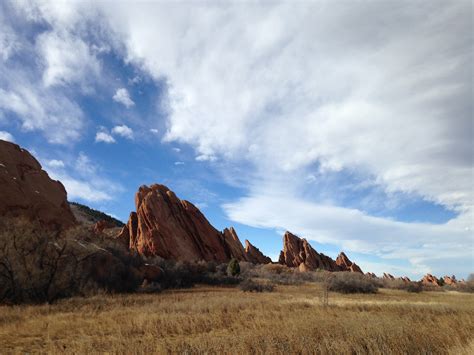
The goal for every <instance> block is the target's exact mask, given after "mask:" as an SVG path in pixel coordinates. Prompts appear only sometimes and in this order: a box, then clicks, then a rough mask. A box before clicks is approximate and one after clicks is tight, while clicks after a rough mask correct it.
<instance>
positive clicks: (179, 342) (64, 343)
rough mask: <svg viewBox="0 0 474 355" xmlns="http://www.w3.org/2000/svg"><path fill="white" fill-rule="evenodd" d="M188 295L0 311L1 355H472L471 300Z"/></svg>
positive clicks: (312, 286) (431, 295) (233, 292)
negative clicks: (12, 354)
mask: <svg viewBox="0 0 474 355" xmlns="http://www.w3.org/2000/svg"><path fill="white" fill-rule="evenodd" d="M321 295H322V291H321V284H318V283H306V284H302V285H278V286H276V287H275V290H274V292H269V293H250V292H243V291H241V290H240V289H239V288H237V287H235V286H229V287H223V286H199V285H198V286H195V287H192V288H189V289H181V290H165V291H163V292H160V293H153V294H143V293H142V294H116V295H106V294H103V295H96V296H92V297H85V298H79V297H76V298H70V299H65V300H61V301H58V302H56V303H54V304H50V305H49V304H44V305H18V306H0V349H2V350H1V352H2V353H37V352H41V353H44V352H48V353H53V354H54V353H97V352H100V353H102V352H107V353H118V354H135V353H136V354H151V353H210V354H213V353H225V354H238V353H269V354H290V353H297V354H308V353H319V354H366V353H371V354H404V353H405V354H431V353H433V354H446V353H448V354H449V353H451V354H473V353H474V295H473V294H469V293H459V292H455V291H443V292H421V293H409V292H406V291H402V290H391V289H380V290H379V292H378V293H376V294H349V295H345V294H339V293H333V292H330V293H329V297H328V301H329V303H328V305H327V306H325V305H324V303H323V302H322V300H321Z"/></svg>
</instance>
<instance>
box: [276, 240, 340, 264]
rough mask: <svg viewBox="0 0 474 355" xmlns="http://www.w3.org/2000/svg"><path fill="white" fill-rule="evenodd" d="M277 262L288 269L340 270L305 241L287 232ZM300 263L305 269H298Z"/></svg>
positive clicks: (327, 257) (328, 258)
mask: <svg viewBox="0 0 474 355" xmlns="http://www.w3.org/2000/svg"><path fill="white" fill-rule="evenodd" d="M278 262H279V263H280V264H282V265H286V266H288V267H298V268H300V269H306V270H316V269H323V270H328V271H341V270H342V269H341V267H339V265H337V264H336V262H335V261H334V260H333V259H331V258H330V257H329V256H326V255H324V254H322V253H318V252H317V251H316V250H314V249H313V247H312V246H311V245H310V244H309V243H308V241H307V240H306V239H301V238H299V237H297V236H296V235H294V234H292V233H290V232H288V231H287V232H285V235H284V236H283V250H282V251H281V252H280V258H279V260H278ZM302 263H304V264H305V267H300V265H301V264H302Z"/></svg>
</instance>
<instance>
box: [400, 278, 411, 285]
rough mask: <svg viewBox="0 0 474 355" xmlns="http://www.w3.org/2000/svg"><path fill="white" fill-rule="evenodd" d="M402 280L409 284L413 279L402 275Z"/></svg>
mask: <svg viewBox="0 0 474 355" xmlns="http://www.w3.org/2000/svg"><path fill="white" fill-rule="evenodd" d="M400 280H402V281H403V282H404V283H406V284H408V283H410V282H411V280H410V279H409V278H408V277H407V276H402V277H400Z"/></svg>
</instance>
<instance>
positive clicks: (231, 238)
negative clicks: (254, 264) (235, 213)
mask: <svg viewBox="0 0 474 355" xmlns="http://www.w3.org/2000/svg"><path fill="white" fill-rule="evenodd" d="M222 237H223V239H224V242H225V243H224V244H225V245H226V246H227V253H228V255H232V257H234V258H236V259H237V260H239V261H248V260H247V259H248V258H247V255H246V252H245V249H244V247H243V246H242V243H241V242H240V239H239V236H238V235H237V232H236V231H235V229H234V228H233V227H230V228H225V229H224V231H223V232H222Z"/></svg>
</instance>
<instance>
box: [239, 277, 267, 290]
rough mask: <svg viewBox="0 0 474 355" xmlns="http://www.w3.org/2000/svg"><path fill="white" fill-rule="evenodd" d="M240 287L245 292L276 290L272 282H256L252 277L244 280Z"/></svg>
mask: <svg viewBox="0 0 474 355" xmlns="http://www.w3.org/2000/svg"><path fill="white" fill-rule="evenodd" d="M239 288H240V289H241V290H242V291H244V292H272V291H273V290H274V286H273V285H272V284H270V283H260V282H255V281H253V280H251V279H247V280H244V281H242V282H241V283H240V285H239Z"/></svg>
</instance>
